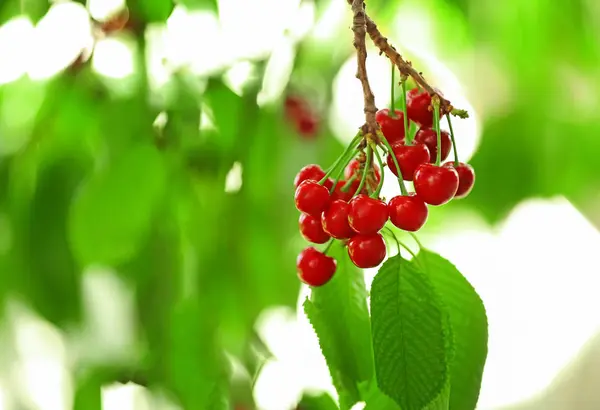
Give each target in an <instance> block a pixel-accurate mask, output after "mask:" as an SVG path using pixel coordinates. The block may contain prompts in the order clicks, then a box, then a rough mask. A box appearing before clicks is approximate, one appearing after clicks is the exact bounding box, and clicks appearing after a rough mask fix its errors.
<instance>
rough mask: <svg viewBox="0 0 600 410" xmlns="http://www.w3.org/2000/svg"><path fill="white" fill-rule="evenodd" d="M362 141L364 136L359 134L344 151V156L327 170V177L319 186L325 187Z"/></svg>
mask: <svg viewBox="0 0 600 410" xmlns="http://www.w3.org/2000/svg"><path fill="white" fill-rule="evenodd" d="M361 140H362V134H361V133H359V134H358V135H356V137H354V138H353V139H352V141H351V142H350V144H349V145H348V146H347V147H346V149H345V150H344V152H343V153H342V155H340V156H339V157H338V159H336V160H335V162H334V163H333V165H332V166H331V167H330V168H329V169H328V170H327V173H326V174H325V176H324V177H323V179H321V180H320V181H319V185H323V184H324V183H325V181H327V178H329V176H330V175H331V173H332V172H333V171H335V170H336V169H337V168H338V166H339V165H340V162H342V161H343V160H344V159H346V158H347V157H348V155H349V153H351V152H354V151H353V150H354V148H355V146H356V144H358V142H359V141H361ZM348 161H349V160H348Z"/></svg>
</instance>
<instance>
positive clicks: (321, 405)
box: [298, 393, 338, 410]
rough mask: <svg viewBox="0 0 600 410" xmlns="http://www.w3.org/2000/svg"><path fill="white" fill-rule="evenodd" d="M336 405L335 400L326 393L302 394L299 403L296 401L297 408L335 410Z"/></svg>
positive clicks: (304, 409) (300, 409)
mask: <svg viewBox="0 0 600 410" xmlns="http://www.w3.org/2000/svg"><path fill="white" fill-rule="evenodd" d="M337 409H338V406H337V404H336V403H335V401H334V400H333V399H332V398H331V396H330V395H328V394H325V393H323V394H319V395H312V394H304V395H303V396H302V399H301V400H300V403H298V410H337Z"/></svg>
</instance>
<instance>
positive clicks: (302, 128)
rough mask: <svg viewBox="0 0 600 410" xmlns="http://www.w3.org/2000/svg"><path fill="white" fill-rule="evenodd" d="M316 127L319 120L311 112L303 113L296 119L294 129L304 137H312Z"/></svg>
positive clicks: (315, 132)
mask: <svg viewBox="0 0 600 410" xmlns="http://www.w3.org/2000/svg"><path fill="white" fill-rule="evenodd" d="M318 128H319V121H318V120H317V119H316V118H315V117H314V116H313V115H311V114H304V115H301V116H300V117H299V118H297V119H296V131H298V133H299V134H300V135H302V136H304V137H314V136H315V135H316V134H317V130H318Z"/></svg>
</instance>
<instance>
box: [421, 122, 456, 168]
mask: <svg viewBox="0 0 600 410" xmlns="http://www.w3.org/2000/svg"><path fill="white" fill-rule="evenodd" d="M440 139H441V140H442V157H441V159H440V161H444V160H445V159H446V158H448V155H450V150H451V149H452V140H451V139H450V134H448V132H447V131H443V130H442V131H440ZM414 141H415V142H420V143H421V144H425V145H427V148H429V155H430V157H431V158H429V160H430V161H431V162H435V161H436V155H437V133H436V132H435V130H434V129H431V128H421V129H420V130H419V131H417V134H416V135H415V139H414Z"/></svg>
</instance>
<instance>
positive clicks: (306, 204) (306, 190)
mask: <svg viewBox="0 0 600 410" xmlns="http://www.w3.org/2000/svg"><path fill="white" fill-rule="evenodd" d="M294 200H295V202H296V208H298V210H299V211H300V212H303V213H305V214H308V215H313V216H320V214H321V212H323V211H324V210H325V209H326V208H327V205H328V204H329V190H328V189H327V188H326V187H324V186H323V185H319V184H318V183H317V182H315V181H311V180H306V181H304V182H302V183H301V184H300V185H299V186H298V188H296V194H295V195H294Z"/></svg>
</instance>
